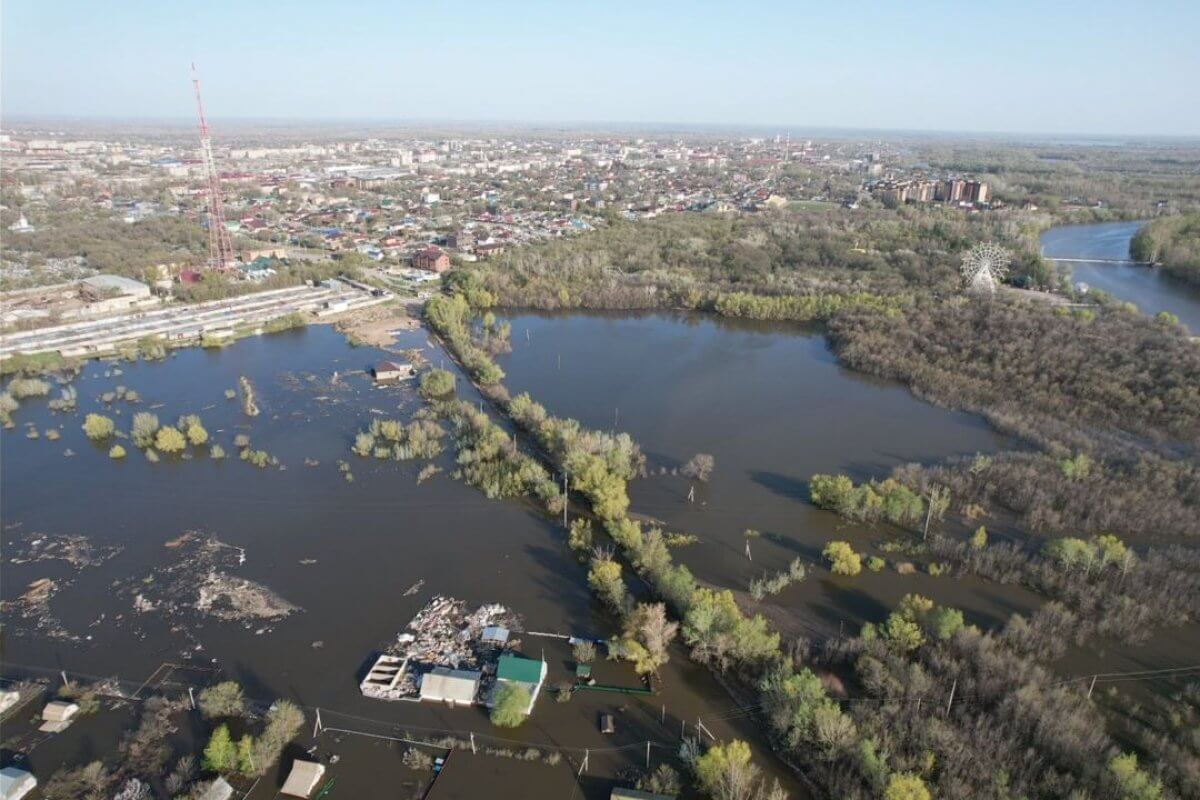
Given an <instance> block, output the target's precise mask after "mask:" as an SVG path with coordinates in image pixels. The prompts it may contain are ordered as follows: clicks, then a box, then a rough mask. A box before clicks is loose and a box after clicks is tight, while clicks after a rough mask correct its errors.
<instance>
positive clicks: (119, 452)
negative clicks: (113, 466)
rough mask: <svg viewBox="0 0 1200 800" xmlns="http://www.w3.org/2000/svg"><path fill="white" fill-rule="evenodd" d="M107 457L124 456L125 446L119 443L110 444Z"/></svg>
mask: <svg viewBox="0 0 1200 800" xmlns="http://www.w3.org/2000/svg"><path fill="white" fill-rule="evenodd" d="M108 457H109V458H124V457H125V448H124V447H121V445H119V444H114V445H113V446H112V448H110V449H109V451H108Z"/></svg>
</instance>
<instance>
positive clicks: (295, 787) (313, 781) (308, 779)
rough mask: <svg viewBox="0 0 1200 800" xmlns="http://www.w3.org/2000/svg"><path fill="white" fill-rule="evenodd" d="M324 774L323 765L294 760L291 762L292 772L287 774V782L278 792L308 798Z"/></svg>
mask: <svg viewBox="0 0 1200 800" xmlns="http://www.w3.org/2000/svg"><path fill="white" fill-rule="evenodd" d="M324 774H325V765H324V764H318V763H317V762H316V761H302V760H301V759H296V760H295V761H293V762H292V771H291V772H289V773H288V776H287V780H286V781H284V783H283V788H282V789H280V790H279V791H281V792H283V793H284V794H286V795H290V796H292V797H309V796H310V795H312V792H313V789H315V788H317V784H318V783H320V782H321V777H322V776H323V775H324Z"/></svg>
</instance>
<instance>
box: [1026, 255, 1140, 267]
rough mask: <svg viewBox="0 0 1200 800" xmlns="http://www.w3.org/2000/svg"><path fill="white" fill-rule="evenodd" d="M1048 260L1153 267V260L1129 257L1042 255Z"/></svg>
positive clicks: (1068, 262)
mask: <svg viewBox="0 0 1200 800" xmlns="http://www.w3.org/2000/svg"><path fill="white" fill-rule="evenodd" d="M1042 258H1044V259H1046V260H1047V261H1059V262H1062V263H1064V264H1130V265H1132V266H1135V267H1153V266H1154V262H1153V261H1133V260H1132V259H1128V258H1054V257H1052V256H1042Z"/></svg>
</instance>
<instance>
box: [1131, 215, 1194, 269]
mask: <svg viewBox="0 0 1200 800" xmlns="http://www.w3.org/2000/svg"><path fill="white" fill-rule="evenodd" d="M1129 254H1130V255H1131V256H1133V257H1134V258H1135V259H1137V260H1138V261H1152V262H1154V263H1156V264H1162V269H1163V270H1164V271H1166V272H1168V273H1169V274H1171V275H1174V276H1175V277H1177V278H1179V279H1181V280H1185V281H1187V282H1188V283H1192V284H1195V285H1197V286H1200V213H1195V214H1183V215H1180V216H1175V217H1162V218H1160V219H1156V220H1152V221H1151V222H1150V223H1149V224H1148V225H1146V226H1145V227H1143V228H1142V229H1141V230H1140V231H1138V232H1137V234H1136V235H1135V236H1134V237H1133V241H1132V242H1130V243H1129Z"/></svg>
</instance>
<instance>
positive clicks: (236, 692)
mask: <svg viewBox="0 0 1200 800" xmlns="http://www.w3.org/2000/svg"><path fill="white" fill-rule="evenodd" d="M199 705H200V713H201V714H203V715H204V716H205V717H208V718H209V719H214V718H216V717H240V716H243V715H244V714H245V713H246V698H245V696H244V695H243V694H242V687H241V686H239V685H238V684H237V682H236V681H224V682H223V683H218V684H217V685H215V686H209V687H208V688H207V689H204V690H202V691H201V692H200V700H199Z"/></svg>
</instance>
